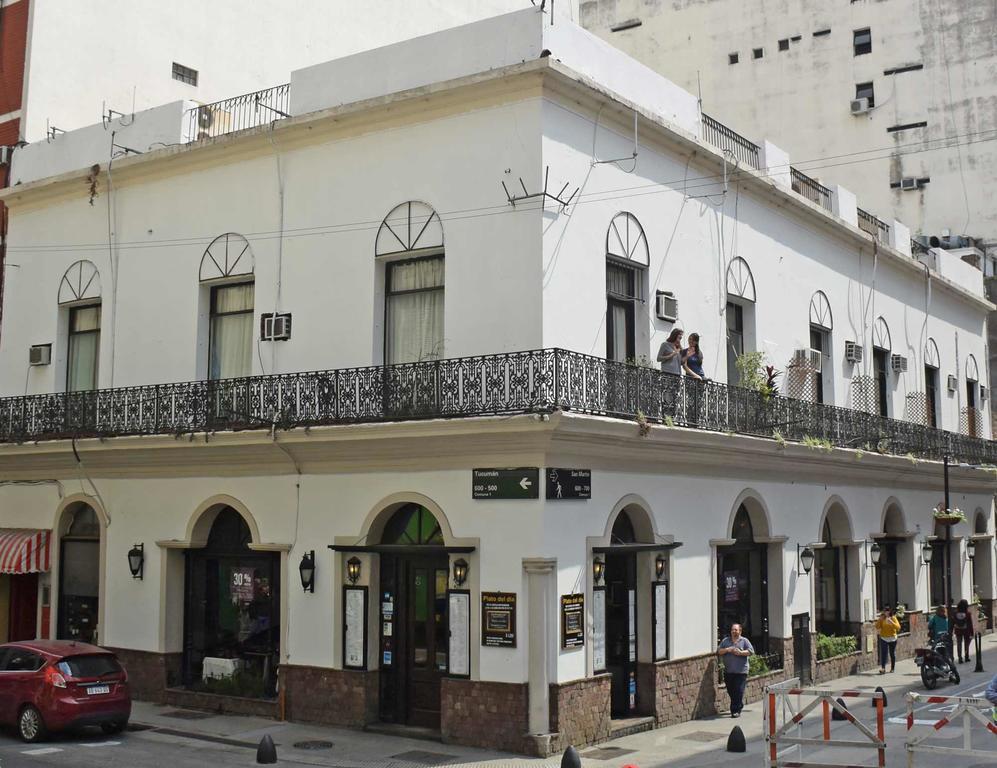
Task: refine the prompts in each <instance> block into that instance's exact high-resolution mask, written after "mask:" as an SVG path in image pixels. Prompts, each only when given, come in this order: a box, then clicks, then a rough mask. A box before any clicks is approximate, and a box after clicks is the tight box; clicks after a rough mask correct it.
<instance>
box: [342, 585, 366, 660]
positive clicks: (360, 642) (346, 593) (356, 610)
mask: <svg viewBox="0 0 997 768" xmlns="http://www.w3.org/2000/svg"><path fill="white" fill-rule="evenodd" d="M343 668H344V669H367V587H343Z"/></svg>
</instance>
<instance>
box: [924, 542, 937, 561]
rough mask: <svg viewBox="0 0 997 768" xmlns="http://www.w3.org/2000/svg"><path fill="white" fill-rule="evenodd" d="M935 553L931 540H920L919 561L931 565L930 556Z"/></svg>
mask: <svg viewBox="0 0 997 768" xmlns="http://www.w3.org/2000/svg"><path fill="white" fill-rule="evenodd" d="M934 554H935V548H934V547H932V546H931V542H930V541H928V539H925V540H924V541H922V542H921V562H922V563H924V564H925V565H931V558H932V556H933V555H934Z"/></svg>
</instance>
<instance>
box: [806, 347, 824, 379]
mask: <svg viewBox="0 0 997 768" xmlns="http://www.w3.org/2000/svg"><path fill="white" fill-rule="evenodd" d="M809 352H810V367H811V368H813V370H814V372H815V373H820V369H821V361H822V360H823V359H824V353H823V352H821V351H820V350H819V349H811V350H809Z"/></svg>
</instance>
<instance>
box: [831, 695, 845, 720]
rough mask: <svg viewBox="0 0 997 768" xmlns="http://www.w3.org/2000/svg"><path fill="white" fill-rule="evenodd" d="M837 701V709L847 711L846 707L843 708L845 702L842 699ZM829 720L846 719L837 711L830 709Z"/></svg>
mask: <svg viewBox="0 0 997 768" xmlns="http://www.w3.org/2000/svg"><path fill="white" fill-rule="evenodd" d="M837 701H838V706H839V707H841V708H842V709H848V707H847V706H845V700H844V699H838V700H837ZM831 719H832V720H847V719H848V718H847V717H845V716H844V715H843V714H841V712H839V711H838V710H837V709H832V710H831Z"/></svg>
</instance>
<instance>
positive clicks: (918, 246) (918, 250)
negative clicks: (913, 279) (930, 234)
mask: <svg viewBox="0 0 997 768" xmlns="http://www.w3.org/2000/svg"><path fill="white" fill-rule="evenodd" d="M928 250H929V248H928V246H926V245H925V244H924V243H922V242H921V241H920V240H913V239H912V240H911V241H910V252H911V253H912V254H913V255H914V256H927V254H928Z"/></svg>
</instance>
